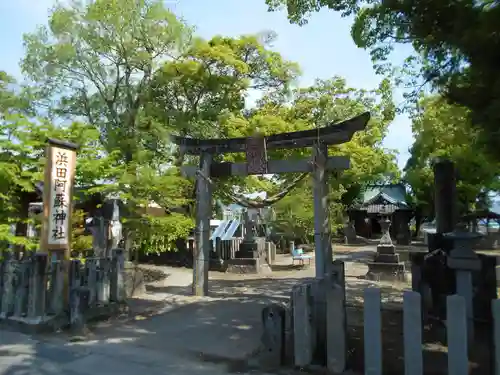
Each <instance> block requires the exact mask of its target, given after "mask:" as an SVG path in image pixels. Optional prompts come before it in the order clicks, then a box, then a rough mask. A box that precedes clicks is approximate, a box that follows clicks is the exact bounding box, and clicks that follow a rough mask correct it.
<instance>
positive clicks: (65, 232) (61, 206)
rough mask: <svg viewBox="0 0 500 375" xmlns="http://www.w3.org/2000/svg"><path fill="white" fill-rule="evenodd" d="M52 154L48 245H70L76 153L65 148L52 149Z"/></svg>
mask: <svg viewBox="0 0 500 375" xmlns="http://www.w3.org/2000/svg"><path fill="white" fill-rule="evenodd" d="M51 154H52V155H51V160H52V165H51V171H52V172H51V179H50V182H51V186H49V188H50V191H49V195H48V196H49V197H50V198H49V202H48V203H49V217H48V219H49V231H48V245H68V244H69V231H70V225H71V223H70V222H69V218H70V210H71V204H70V203H71V187H72V177H73V168H74V157H75V153H74V152H73V151H71V150H67V149H64V148H58V147H52V148H51Z"/></svg>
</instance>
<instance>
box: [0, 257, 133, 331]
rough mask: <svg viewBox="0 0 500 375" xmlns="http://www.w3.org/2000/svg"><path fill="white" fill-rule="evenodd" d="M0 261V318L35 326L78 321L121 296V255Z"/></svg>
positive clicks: (102, 310)
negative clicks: (68, 259)
mask: <svg viewBox="0 0 500 375" xmlns="http://www.w3.org/2000/svg"><path fill="white" fill-rule="evenodd" d="M8 256H9V254H8V253H7V254H6V256H5V255H4V259H3V260H1V262H0V322H1V323H4V324H9V323H13V324H24V325H28V326H32V327H35V329H36V328H37V327H38V328H40V329H59V328H61V327H64V326H67V325H68V324H69V325H72V326H75V327H78V326H80V325H81V324H83V322H84V320H85V319H89V318H92V317H95V316H97V315H105V316H106V315H110V314H111V312H112V310H114V309H116V308H117V307H118V306H119V305H120V304H121V303H122V302H124V301H125V298H126V296H125V288H124V275H123V272H124V256H123V252H122V251H121V250H118V249H117V250H114V251H113V256H112V257H111V258H86V259H85V260H78V259H75V260H71V261H69V262H65V261H62V260H57V259H55V258H53V259H49V257H48V255H47V254H34V255H32V256H30V257H28V258H27V259H23V260H15V259H9V257H8Z"/></svg>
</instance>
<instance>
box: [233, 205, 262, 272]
mask: <svg viewBox="0 0 500 375" xmlns="http://www.w3.org/2000/svg"><path fill="white" fill-rule="evenodd" d="M241 225H242V229H243V242H241V244H240V247H239V250H238V251H237V252H236V254H235V258H234V259H229V260H228V262H227V272H232V273H262V272H270V271H271V268H270V267H269V264H268V263H267V262H266V252H265V249H264V248H262V249H259V245H258V243H257V241H256V239H255V232H254V222H253V220H251V218H250V216H249V214H248V211H245V212H243V217H242V223H241Z"/></svg>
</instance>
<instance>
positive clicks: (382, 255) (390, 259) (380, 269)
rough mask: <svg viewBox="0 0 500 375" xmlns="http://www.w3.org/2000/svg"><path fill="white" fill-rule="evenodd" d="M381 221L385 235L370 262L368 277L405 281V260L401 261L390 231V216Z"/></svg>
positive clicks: (371, 278) (370, 278)
mask: <svg viewBox="0 0 500 375" xmlns="http://www.w3.org/2000/svg"><path fill="white" fill-rule="evenodd" d="M379 223H380V228H381V229H382V233H383V235H382V238H381V239H380V242H379V244H378V245H377V253H376V254H375V259H374V261H373V262H370V263H368V273H367V274H366V278H367V279H369V280H389V281H391V280H401V281H405V279H406V272H405V266H404V263H403V262H400V261H399V254H396V248H395V246H394V244H393V243H392V240H391V235H390V233H389V229H390V227H391V221H390V220H389V219H388V218H383V219H381V220H380V221H379Z"/></svg>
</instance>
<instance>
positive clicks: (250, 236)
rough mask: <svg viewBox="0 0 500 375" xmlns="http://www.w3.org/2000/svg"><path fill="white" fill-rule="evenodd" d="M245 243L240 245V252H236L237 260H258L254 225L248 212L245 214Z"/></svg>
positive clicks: (243, 224)
mask: <svg viewBox="0 0 500 375" xmlns="http://www.w3.org/2000/svg"><path fill="white" fill-rule="evenodd" d="M242 219H243V223H242V226H243V232H244V233H243V242H242V243H241V244H240V248H239V250H238V251H237V252H236V254H235V255H236V258H258V256H259V254H258V248H257V242H256V241H255V236H254V231H253V228H254V223H253V221H252V220H251V219H250V215H249V214H248V211H244V212H243V218H242Z"/></svg>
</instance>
